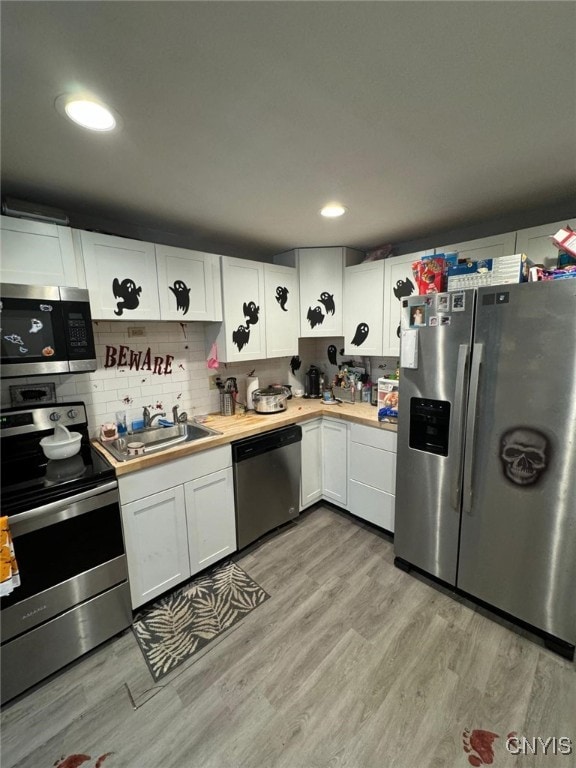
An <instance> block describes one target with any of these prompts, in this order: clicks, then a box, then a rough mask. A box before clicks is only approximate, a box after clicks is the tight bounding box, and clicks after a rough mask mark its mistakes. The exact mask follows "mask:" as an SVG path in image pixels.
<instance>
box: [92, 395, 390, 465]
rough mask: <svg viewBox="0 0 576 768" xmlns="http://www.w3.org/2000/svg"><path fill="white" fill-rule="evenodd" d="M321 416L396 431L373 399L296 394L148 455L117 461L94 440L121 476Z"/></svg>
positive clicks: (213, 420)
mask: <svg viewBox="0 0 576 768" xmlns="http://www.w3.org/2000/svg"><path fill="white" fill-rule="evenodd" d="M319 416H329V417H330V418H333V419H342V420H343V421H351V422H355V423H356V424H364V425H366V426H368V427H375V428H376V429H384V430H389V431H392V432H396V424H388V423H386V422H379V421H378V419H377V408H376V406H373V405H370V404H369V403H354V404H351V403H341V404H339V405H324V404H323V402H322V401H321V400H304V399H302V398H293V399H292V400H289V401H288V408H287V410H286V411H282V413H274V414H261V413H254V412H253V411H249V412H248V413H245V414H244V413H238V414H236V415H234V416H220V415H219V414H211V415H210V416H209V417H208V419H207V421H206V426H207V427H210V428H211V429H216V430H217V431H218V432H221V433H222V434H221V435H213V436H210V437H205V438H202V439H201V440H193V441H192V442H189V443H180V444H179V445H175V446H174V447H173V448H167V449H166V450H163V451H158V453H150V454H149V455H148V456H146V455H144V456H139V457H136V458H133V459H129V460H128V461H116V460H115V459H114V457H113V456H112V455H111V454H109V453H108V451H107V450H106V449H105V448H103V447H102V446H101V445H100V443H98V442H97V441H93V443H92V444H93V446H94V448H96V450H97V451H99V452H100V453H101V454H102V455H103V456H104V457H105V458H106V459H107V461H108V462H109V463H110V464H112V466H113V467H114V469H115V470H116V474H117V475H118V476H120V475H126V474H128V473H129V472H136V471H137V470H139V469H146V468H148V467H155V466H158V465H159V464H164V463H166V462H167V461H172V460H173V459H180V458H182V457H183V456H189V455H191V454H193V453H200V452H201V451H206V450H208V449H210V448H216V447H217V446H219V445H228V444H229V443H231V442H233V441H234V440H240V439H241V438H243V437H251V436H252V435H258V434H261V433H263V432H269V431H270V430H272V429H278V427H285V426H287V425H288V424H298V423H299V422H302V421H309V420H310V419H314V418H317V417H319Z"/></svg>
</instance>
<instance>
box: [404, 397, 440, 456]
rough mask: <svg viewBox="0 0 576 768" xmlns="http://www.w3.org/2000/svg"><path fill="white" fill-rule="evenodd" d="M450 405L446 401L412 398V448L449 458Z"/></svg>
mask: <svg viewBox="0 0 576 768" xmlns="http://www.w3.org/2000/svg"><path fill="white" fill-rule="evenodd" d="M449 431H450V403H449V402H447V401H446V400H428V399H426V398H423V397H411V398H410V438H409V445H410V448H415V449H416V450H418V451H426V452H427V453H435V454H436V455H438V456H448V433H449Z"/></svg>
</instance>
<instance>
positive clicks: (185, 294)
mask: <svg viewBox="0 0 576 768" xmlns="http://www.w3.org/2000/svg"><path fill="white" fill-rule="evenodd" d="M168 287H169V288H170V290H171V291H172V293H173V294H174V296H175V297H176V311H179V310H182V314H183V315H185V314H186V313H187V312H188V310H189V309H190V288H188V286H187V285H186V283H185V282H184V280H174V285H173V286H172V285H169V286H168Z"/></svg>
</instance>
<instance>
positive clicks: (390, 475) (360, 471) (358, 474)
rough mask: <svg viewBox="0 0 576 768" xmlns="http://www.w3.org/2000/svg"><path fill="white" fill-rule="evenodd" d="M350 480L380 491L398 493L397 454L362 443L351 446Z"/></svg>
mask: <svg viewBox="0 0 576 768" xmlns="http://www.w3.org/2000/svg"><path fill="white" fill-rule="evenodd" d="M350 478H351V479H352V480H358V481H359V482H360V483H363V484H364V485H369V486H371V487H372V488H376V489H377V490H379V491H386V493H391V494H394V493H395V492H396V454H395V453H392V452H391V451H383V450H381V449H380V448H372V447H371V446H369V445H362V444H361V443H352V445H351V446H350Z"/></svg>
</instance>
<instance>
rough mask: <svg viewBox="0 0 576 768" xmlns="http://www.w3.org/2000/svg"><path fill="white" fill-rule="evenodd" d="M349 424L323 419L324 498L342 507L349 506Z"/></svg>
mask: <svg viewBox="0 0 576 768" xmlns="http://www.w3.org/2000/svg"><path fill="white" fill-rule="evenodd" d="M348 428H349V427H348V424H347V423H346V422H345V421H340V420H338V419H326V418H324V419H322V496H323V498H325V499H327V500H328V501H333V502H334V504H338V506H340V507H344V508H346V507H347V506H348V488H347V485H348V483H347V477H348V466H347V465H348Z"/></svg>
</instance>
